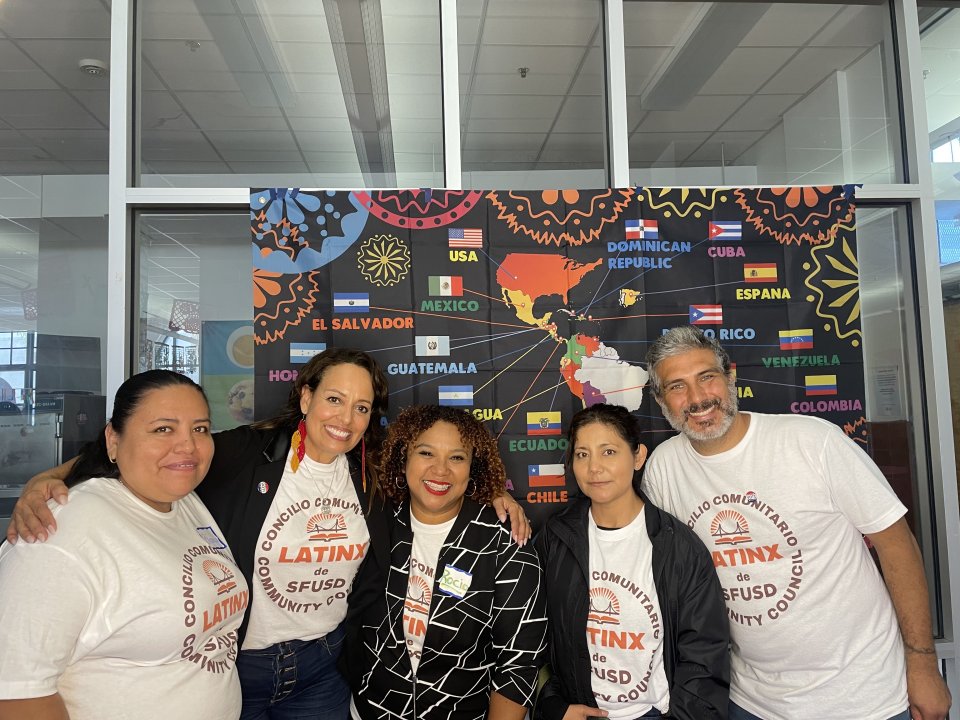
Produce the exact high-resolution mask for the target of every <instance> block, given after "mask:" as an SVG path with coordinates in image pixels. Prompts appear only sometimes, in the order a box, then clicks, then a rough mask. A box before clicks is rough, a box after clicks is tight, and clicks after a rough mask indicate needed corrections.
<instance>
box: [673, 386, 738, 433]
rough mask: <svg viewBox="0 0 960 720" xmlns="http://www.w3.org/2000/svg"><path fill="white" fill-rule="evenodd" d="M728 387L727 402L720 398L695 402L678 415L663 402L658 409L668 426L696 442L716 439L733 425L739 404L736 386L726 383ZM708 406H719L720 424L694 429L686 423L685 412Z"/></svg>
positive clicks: (696, 410) (699, 409)
mask: <svg viewBox="0 0 960 720" xmlns="http://www.w3.org/2000/svg"><path fill="white" fill-rule="evenodd" d="M727 387H728V388H729V389H728V391H727V402H725V403H724V402H722V401H720V400H711V401H708V402H703V403H696V404H694V405H689V406H687V407H686V408H684V409H683V410H682V411H681V414H680V415H674V414H673V413H671V412H670V411H669V410H668V409H667V407H666V405H665V404H663V405H661V406H660V410H661V411H662V412H663V416H664V417H665V418H666V419H667V422H668V423H670V427H672V428H673V429H674V430H676V431H677V432H679V433H683V434H684V435H686V436H687V437H688V438H689V439H690V440H694V441H696V442H707V441H709V440H717V439H718V438H722V437H723V436H724V435H726V434H727V431H729V430H730V428H731V427H732V426H733V419H734V418H735V417H736V416H737V412H738V408H739V404H738V402H737V388H736V386H735V385H728V386H727ZM710 407H718V408H720V412H721V413H722V417H721V419H720V424H719V425H715V426H713V427H710V428H707V429H705V430H694V429H693V428H691V427H690V426H689V424H688V418H687V413H688V412H702V411H703V410H706V409H707V408H710Z"/></svg>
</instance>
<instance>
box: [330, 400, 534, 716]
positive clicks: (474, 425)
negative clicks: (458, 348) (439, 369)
mask: <svg viewBox="0 0 960 720" xmlns="http://www.w3.org/2000/svg"><path fill="white" fill-rule="evenodd" d="M505 480H506V475H505V473H504V468H503V462H502V461H501V460H500V456H499V454H498V452H497V444H496V441H495V440H494V439H493V438H492V437H491V436H490V433H489V432H487V430H486V429H485V428H484V427H483V425H482V423H481V422H480V421H479V420H477V419H476V418H474V417H473V415H471V414H470V413H468V412H465V411H463V410H459V409H457V408H452V407H441V406H437V405H421V406H417V407H412V408H408V409H406V410H404V411H403V412H401V413H400V415H399V416H398V417H397V419H396V421H395V422H393V423H392V424H391V425H390V427H389V430H388V434H387V440H386V442H385V443H384V448H383V456H382V458H381V473H380V488H381V490H382V491H383V494H384V495H386V496H387V498H389V500H390V501H391V504H392V507H391V508H390V510H389V514H390V516H391V527H390V529H389V532H388V533H387V534H386V536H384V537H383V538H382V539H381V538H379V537H376V536H373V537H371V545H372V546H373V547H372V548H371V549H372V552H371V553H370V554H369V556H368V558H367V560H366V561H365V564H364V566H363V568H362V569H361V571H360V574H359V575H358V576H357V582H356V585H355V586H354V593H353V594H352V595H351V598H350V612H349V614H348V616H347V633H348V635H347V642H346V644H345V651H344V652H345V655H346V657H345V661H346V662H345V664H346V665H347V667H345V668H344V669H345V674H346V676H347V678H348V679H349V681H350V683H351V687H352V690H353V693H354V703H353V706H352V707H351V714H352V716H353V717H354V718H364V719H369V720H380V718H410V719H411V720H413V719H415V720H433V719H434V718H445V719H446V718H457V719H458V720H473V719H478V720H482V719H483V718H490V719H491V720H511V719H516V720H521V719H522V718H523V717H524V715H525V713H526V706H527V705H528V704H529V701H530V698H531V696H532V695H533V691H534V688H535V686H536V679H537V672H538V670H539V667H540V662H541V653H542V652H543V649H544V635H545V632H546V618H545V616H544V611H543V598H542V596H541V594H540V593H539V588H540V567H539V564H538V562H537V557H536V554H535V553H534V552H533V550H532V548H530V547H520V546H518V545H517V544H515V543H513V542H512V541H511V539H510V534H509V532H508V531H507V530H506V529H505V528H504V527H503V526H502V525H501V524H500V523H499V522H498V519H497V515H496V513H495V512H494V511H493V509H492V508H491V507H489V505H487V503H489V502H490V500H491V499H493V498H495V497H497V496H498V495H499V494H501V493H502V492H503V488H504V484H505ZM381 540H382V542H383V544H384V547H383V548H382V549H381V548H378V547H377V544H378V543H379V542H381ZM381 559H383V560H384V562H381ZM384 588H386V590H385V591H384Z"/></svg>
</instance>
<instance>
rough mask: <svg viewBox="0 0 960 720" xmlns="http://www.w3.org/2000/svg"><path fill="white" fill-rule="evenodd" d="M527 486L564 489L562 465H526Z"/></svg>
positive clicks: (564, 481) (565, 482)
mask: <svg viewBox="0 0 960 720" xmlns="http://www.w3.org/2000/svg"><path fill="white" fill-rule="evenodd" d="M527 484H528V485H529V486H530V487H532V488H534V487H564V486H565V485H566V484H567V481H566V480H565V479H564V477H563V465H527Z"/></svg>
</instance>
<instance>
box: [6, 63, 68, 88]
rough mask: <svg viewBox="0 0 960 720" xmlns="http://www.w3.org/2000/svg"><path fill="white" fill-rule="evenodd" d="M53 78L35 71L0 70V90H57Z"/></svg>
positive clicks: (38, 70) (37, 70) (40, 71)
mask: <svg viewBox="0 0 960 720" xmlns="http://www.w3.org/2000/svg"><path fill="white" fill-rule="evenodd" d="M57 89H59V86H58V85H57V83H56V82H54V80H53V78H51V77H50V76H49V75H47V74H46V73H45V72H43V71H42V70H40V69H39V68H37V69H36V70H0V90H57Z"/></svg>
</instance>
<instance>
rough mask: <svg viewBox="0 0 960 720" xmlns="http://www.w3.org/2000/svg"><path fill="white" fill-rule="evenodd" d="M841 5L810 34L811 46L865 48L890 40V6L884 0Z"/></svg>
mask: <svg viewBox="0 0 960 720" xmlns="http://www.w3.org/2000/svg"><path fill="white" fill-rule="evenodd" d="M841 7H842V10H841V11H840V13H839V14H838V15H837V16H836V18H834V20H833V21H832V22H831V23H830V24H829V25H827V26H826V27H825V28H824V29H823V31H822V32H821V33H820V34H819V35H817V36H816V37H815V38H813V40H812V41H811V42H810V45H811V46H817V47H820V46H826V47H834V46H836V47H840V46H858V47H861V48H868V47H872V46H874V45H879V44H880V43H882V42H887V41H888V40H889V37H890V9H889V8H888V7H887V5H886V4H885V3H876V4H874V5H849V4H848V5H842V6H841Z"/></svg>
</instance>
